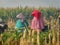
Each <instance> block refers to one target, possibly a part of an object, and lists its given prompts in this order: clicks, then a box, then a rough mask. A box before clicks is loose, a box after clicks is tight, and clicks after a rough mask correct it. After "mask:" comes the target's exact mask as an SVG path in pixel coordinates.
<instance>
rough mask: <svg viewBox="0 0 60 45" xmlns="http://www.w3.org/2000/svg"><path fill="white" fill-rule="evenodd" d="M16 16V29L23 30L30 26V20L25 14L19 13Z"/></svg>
mask: <svg viewBox="0 0 60 45" xmlns="http://www.w3.org/2000/svg"><path fill="white" fill-rule="evenodd" d="M16 17H17V18H18V20H17V21H16V25H15V29H21V30H18V32H23V31H24V28H27V27H28V22H27V20H26V19H25V16H24V14H23V13H20V14H18V15H17V16H16Z"/></svg>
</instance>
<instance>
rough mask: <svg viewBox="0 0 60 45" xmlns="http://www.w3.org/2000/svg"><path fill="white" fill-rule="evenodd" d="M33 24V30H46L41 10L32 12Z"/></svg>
mask: <svg viewBox="0 0 60 45" xmlns="http://www.w3.org/2000/svg"><path fill="white" fill-rule="evenodd" d="M32 16H33V19H32V23H31V29H33V30H35V31H36V30H42V29H44V20H43V17H42V14H41V12H40V11H39V10H34V11H33V12H32Z"/></svg>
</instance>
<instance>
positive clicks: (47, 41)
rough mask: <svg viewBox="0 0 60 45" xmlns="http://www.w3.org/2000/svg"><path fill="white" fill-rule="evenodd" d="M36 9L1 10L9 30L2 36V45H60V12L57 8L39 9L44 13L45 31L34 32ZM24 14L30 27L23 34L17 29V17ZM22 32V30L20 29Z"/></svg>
mask: <svg viewBox="0 0 60 45" xmlns="http://www.w3.org/2000/svg"><path fill="white" fill-rule="evenodd" d="M33 9H34V8H29V7H25V8H22V7H20V8H19V7H17V8H6V9H5V8H0V17H1V18H2V19H3V21H4V22H6V23H7V24H8V29H7V30H6V31H5V32H4V33H1V34H0V45H59V44H60V17H59V14H60V12H59V11H58V10H59V9H56V8H38V9H39V10H40V11H41V12H42V16H43V18H44V21H45V25H46V26H48V27H47V28H48V29H46V30H45V31H41V32H39V30H38V31H34V30H32V29H31V28H30V23H31V20H32V15H31V13H32V11H33ZM20 12H23V13H24V15H25V17H26V19H27V21H28V22H29V27H27V31H26V28H24V32H23V33H19V32H17V30H18V29H14V28H15V23H16V20H17V18H16V15H18V14H19V13H20ZM20 30H21V29H20Z"/></svg>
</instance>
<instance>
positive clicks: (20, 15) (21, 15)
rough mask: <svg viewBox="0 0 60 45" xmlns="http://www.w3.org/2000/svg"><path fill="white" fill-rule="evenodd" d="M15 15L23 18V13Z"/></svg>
mask: <svg viewBox="0 0 60 45" xmlns="http://www.w3.org/2000/svg"><path fill="white" fill-rule="evenodd" d="M16 17H17V18H20V19H22V18H24V15H23V13H19V14H18V15H17V16H16Z"/></svg>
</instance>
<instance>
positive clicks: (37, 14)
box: [32, 10, 41, 19]
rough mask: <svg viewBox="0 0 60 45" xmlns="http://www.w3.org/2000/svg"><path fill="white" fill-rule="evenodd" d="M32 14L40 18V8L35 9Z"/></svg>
mask: <svg viewBox="0 0 60 45" xmlns="http://www.w3.org/2000/svg"><path fill="white" fill-rule="evenodd" d="M32 15H33V16H34V17H36V18H37V19H39V18H40V16H41V12H40V11H39V10H34V11H33V12H32Z"/></svg>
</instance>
